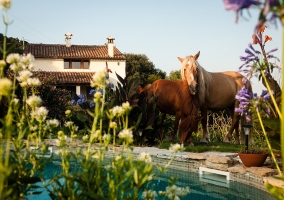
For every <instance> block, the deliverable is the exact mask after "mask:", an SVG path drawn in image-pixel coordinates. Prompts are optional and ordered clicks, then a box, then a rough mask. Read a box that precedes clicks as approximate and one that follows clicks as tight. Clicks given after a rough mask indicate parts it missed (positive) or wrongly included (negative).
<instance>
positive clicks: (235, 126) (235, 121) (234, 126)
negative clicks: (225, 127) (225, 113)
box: [223, 102, 240, 144]
mask: <svg viewBox="0 0 284 200" xmlns="http://www.w3.org/2000/svg"><path fill="white" fill-rule="evenodd" d="M235 104H238V102H236V103H235ZM236 106H238V105H236ZM230 113H231V118H232V124H231V127H230V130H229V132H228V134H227V135H226V136H225V138H224V140H223V142H224V143H230V139H231V137H232V133H233V132H234V130H235V133H236V140H235V144H240V135H239V121H240V115H239V114H238V113H236V112H235V106H232V107H231V108H230Z"/></svg>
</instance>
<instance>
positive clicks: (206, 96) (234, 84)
mask: <svg viewBox="0 0 284 200" xmlns="http://www.w3.org/2000/svg"><path fill="white" fill-rule="evenodd" d="M199 54H200V52H198V53H197V54H196V55H194V56H187V57H185V58H180V57H178V59H179V60H180V62H181V63H182V65H181V78H182V80H187V82H188V86H189V89H190V92H191V94H193V95H197V96H198V100H199V108H200V111H201V116H202V120H201V123H202V130H203V138H202V139H201V141H200V142H201V143H207V142H208V141H207V140H208V131H207V126H206V125H207V111H208V110H211V111H221V110H224V109H226V108H228V109H229V110H230V113H231V117H232V125H231V127H230V130H229V132H228V134H227V135H226V137H225V138H224V140H223V141H224V142H226V143H228V142H230V139H231V136H232V133H233V131H234V130H235V133H236V138H235V143H236V144H239V143H240V140H239V120H240V118H241V116H240V115H239V113H236V112H235V108H236V107H238V106H239V101H238V100H236V94H237V93H238V91H239V90H240V89H241V88H242V86H243V82H242V79H243V78H244V76H243V75H241V74H240V73H238V72H234V71H226V72H218V73H217V72H216V73H215V72H208V71H206V70H205V69H204V68H203V67H202V66H200V64H199V63H198V62H197V59H198V57H199ZM245 86H246V88H248V89H249V91H252V89H251V85H250V84H249V83H246V84H245ZM242 121H243V120H242Z"/></svg>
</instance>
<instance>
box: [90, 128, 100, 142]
mask: <svg viewBox="0 0 284 200" xmlns="http://www.w3.org/2000/svg"><path fill="white" fill-rule="evenodd" d="M100 135H101V131H100V130H96V131H95V132H93V133H91V142H93V141H94V139H98V137H99V136H100Z"/></svg>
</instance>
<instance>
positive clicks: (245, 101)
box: [235, 86, 253, 122]
mask: <svg viewBox="0 0 284 200" xmlns="http://www.w3.org/2000/svg"><path fill="white" fill-rule="evenodd" d="M252 98H253V94H252V93H251V92H250V91H249V90H248V89H247V88H246V87H245V86H243V87H242V88H241V89H240V90H239V92H238V94H237V95H236V99H237V100H238V101H239V102H240V104H239V107H238V108H235V112H237V113H240V115H242V116H243V115H245V116H246V120H247V121H248V122H249V121H251V111H250V106H251V100H252Z"/></svg>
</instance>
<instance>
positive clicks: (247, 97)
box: [235, 25, 281, 174]
mask: <svg viewBox="0 0 284 200" xmlns="http://www.w3.org/2000/svg"><path fill="white" fill-rule="evenodd" d="M265 28H266V26H264V25H263V26H261V27H260V28H259V30H258V31H257V33H256V34H253V35H252V38H253V41H252V43H251V44H249V45H248V47H249V48H246V49H245V52H246V56H240V59H241V61H244V64H243V65H242V66H241V67H240V68H239V71H240V72H243V73H245V74H246V78H244V79H243V84H244V86H243V87H242V88H241V89H240V91H239V92H238V94H237V95H236V99H237V100H238V101H239V102H240V104H239V108H236V109H235V112H238V113H240V114H241V115H242V116H245V118H246V119H245V121H246V122H247V124H244V125H243V127H242V128H244V130H245V132H246V145H245V147H246V148H245V150H243V151H242V152H239V157H240V159H241V160H242V161H243V163H244V165H245V166H248V167H250V166H261V165H262V164H263V163H264V162H265V160H266V158H267V155H268V154H267V152H268V151H269V153H270V154H271V156H272V159H273V161H274V163H276V168H277V170H278V171H279V174H281V170H280V168H279V166H278V164H277V162H276V159H275V156H274V154H273V151H272V148H271V145H270V142H269V140H268V136H267V132H266V130H265V126H264V120H263V119H264V118H271V117H272V116H273V115H274V116H273V117H277V116H279V115H280V111H279V109H278V104H277V102H276V98H275V97H276V96H277V95H278V93H279V91H278V89H277V87H276V88H275V87H274V88H273V87H270V85H275V84H272V82H273V81H274V79H272V75H271V74H270V72H272V71H273V69H274V68H279V66H278V65H277V64H276V63H275V62H273V63H272V62H269V59H274V60H275V59H276V60H277V59H278V58H276V57H275V56H273V54H272V53H273V52H275V51H276V50H277V48H276V49H272V50H271V51H269V52H266V51H265V49H264V47H265V44H266V42H268V41H270V40H272V38H271V37H269V36H267V35H265V36H264V35H263V32H264V30H265ZM253 45H259V47H260V51H258V50H257V49H255V48H254V47H253ZM278 60H279V59H278ZM252 76H258V77H259V80H262V82H263V84H264V86H265V87H266V88H267V90H265V91H263V92H262V94H261V95H260V96H257V94H252V93H251V92H250V91H249V90H248V89H247V88H246V85H247V81H249V79H251V77H252ZM273 83H274V82H273ZM274 90H275V91H274ZM271 111H272V112H271ZM253 112H254V114H255V115H254V116H256V117H257V119H256V121H257V123H258V124H259V125H260V127H261V130H262V132H263V134H262V135H260V134H258V137H257V138H258V139H259V138H264V139H265V142H266V145H267V149H268V151H267V150H265V151H264V150H263V148H262V149H261V147H263V145H260V147H259V146H258V145H259V144H258V145H256V144H253V143H252V144H250V146H249V145H248V135H249V133H250V129H251V128H252V125H251V124H252V113H253ZM271 113H272V114H271ZM260 149H261V150H260ZM246 158H247V159H246ZM256 160H257V161H256ZM247 161H250V163H247ZM254 161H255V162H256V163H252V162H254Z"/></svg>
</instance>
